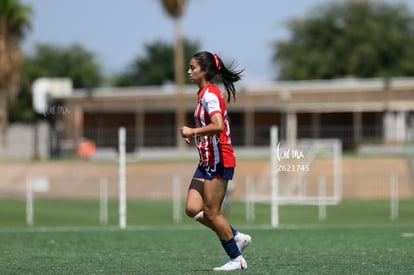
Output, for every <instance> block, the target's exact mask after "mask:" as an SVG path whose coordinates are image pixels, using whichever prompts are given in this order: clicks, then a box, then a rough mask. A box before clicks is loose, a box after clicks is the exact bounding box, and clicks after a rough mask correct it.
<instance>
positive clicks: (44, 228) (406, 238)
mask: <svg viewBox="0 0 414 275" xmlns="http://www.w3.org/2000/svg"><path fill="white" fill-rule="evenodd" d="M399 210H400V211H399V213H400V215H399V218H398V219H397V220H396V221H391V220H390V217H389V201H385V200H384V201H345V202H342V203H340V204H339V205H337V206H329V207H328V210H327V213H328V217H327V220H325V221H322V222H320V221H318V212H317V207H315V206H282V207H281V208H280V222H281V226H280V227H279V228H278V229H271V228H269V226H268V224H269V223H270V218H269V206H268V205H256V219H255V221H253V222H246V220H245V217H244V204H242V203H240V202H236V203H234V204H233V205H232V208H231V212H230V213H231V216H230V218H229V220H230V221H231V223H232V224H233V225H234V226H235V227H236V228H238V229H240V230H241V231H243V232H246V233H248V234H251V235H252V237H253V243H252V245H251V246H250V247H248V248H247V249H246V251H245V253H244V254H245V257H246V259H247V261H248V264H249V270H247V271H246V272H244V273H245V274H414V260H413V259H414V258H413V255H414V202H413V201H412V200H403V201H400V205H399ZM98 217H99V203H98V202H97V201H93V200H76V201H71V200H38V201H36V202H35V225H34V226H31V227H29V226H26V225H25V202H24V201H23V200H13V199H1V200H0V239H1V242H0V274H210V273H212V271H211V270H212V268H213V267H214V266H218V265H222V264H224V263H225V261H226V260H227V259H226V255H225V253H224V251H223V249H222V248H221V246H220V243H219V242H218V240H217V239H216V237H215V235H214V234H213V232H211V231H210V230H208V229H206V228H204V227H202V226H201V225H199V224H197V223H195V222H193V221H191V220H190V219H187V218H185V217H183V221H182V222H181V223H178V224H175V223H174V222H173V221H172V203H171V202H155V201H129V202H128V227H127V229H126V230H119V229H118V228H117V226H116V225H117V203H116V201H110V204H109V225H99V219H98ZM236 273H239V272H236Z"/></svg>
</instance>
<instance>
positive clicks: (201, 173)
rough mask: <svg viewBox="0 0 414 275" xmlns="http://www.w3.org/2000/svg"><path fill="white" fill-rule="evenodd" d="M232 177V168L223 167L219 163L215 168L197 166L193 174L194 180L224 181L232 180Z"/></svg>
mask: <svg viewBox="0 0 414 275" xmlns="http://www.w3.org/2000/svg"><path fill="white" fill-rule="evenodd" d="M233 175H234V167H228V168H226V167H224V166H223V164H221V163H220V162H219V163H217V164H216V165H215V166H201V165H199V166H198V167H197V169H196V170H195V172H194V175H193V178H194V179H205V180H212V179H221V178H222V179H225V180H232V179H233Z"/></svg>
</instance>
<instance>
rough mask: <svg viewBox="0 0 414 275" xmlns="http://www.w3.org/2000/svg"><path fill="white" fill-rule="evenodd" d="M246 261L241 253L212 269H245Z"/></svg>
mask: <svg viewBox="0 0 414 275" xmlns="http://www.w3.org/2000/svg"><path fill="white" fill-rule="evenodd" d="M246 269H247V262H246V260H245V259H244V258H243V256H242V255H240V256H238V257H237V258H235V259H230V260H229V261H228V262H227V263H225V264H224V265H222V266H220V267H215V268H213V271H233V270H246Z"/></svg>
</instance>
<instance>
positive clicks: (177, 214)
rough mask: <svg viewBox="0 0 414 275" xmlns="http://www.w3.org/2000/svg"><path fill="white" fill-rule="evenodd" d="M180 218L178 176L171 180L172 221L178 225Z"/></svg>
mask: <svg viewBox="0 0 414 275" xmlns="http://www.w3.org/2000/svg"><path fill="white" fill-rule="evenodd" d="M181 219H182V216H181V179H180V177H178V176H174V178H173V220H174V222H176V223H179V222H180V221H181Z"/></svg>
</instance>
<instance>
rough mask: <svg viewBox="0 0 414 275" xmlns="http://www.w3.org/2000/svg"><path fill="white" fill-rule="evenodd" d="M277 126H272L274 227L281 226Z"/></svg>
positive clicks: (271, 156) (272, 215)
mask: <svg viewBox="0 0 414 275" xmlns="http://www.w3.org/2000/svg"><path fill="white" fill-rule="evenodd" d="M277 143H278V138H277V126H272V127H271V128H270V152H271V154H270V158H271V159H270V173H271V190H272V191H271V192H272V199H271V209H270V213H271V226H272V227H273V228H275V227H278V226H279V202H278V193H279V190H278V182H277V180H278V175H277V151H276V150H277Z"/></svg>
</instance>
